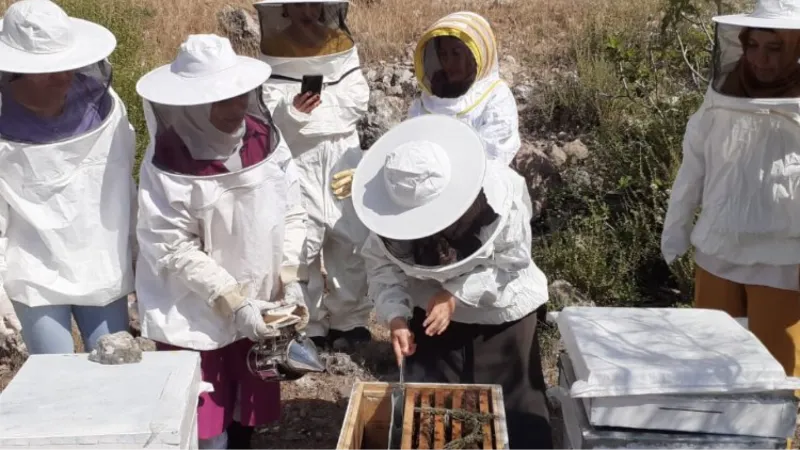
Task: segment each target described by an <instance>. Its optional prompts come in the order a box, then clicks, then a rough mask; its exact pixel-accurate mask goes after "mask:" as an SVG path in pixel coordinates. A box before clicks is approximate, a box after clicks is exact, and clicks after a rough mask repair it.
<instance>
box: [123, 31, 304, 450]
mask: <svg viewBox="0 0 800 450" xmlns="http://www.w3.org/2000/svg"><path fill="white" fill-rule="evenodd" d="M270 71H271V69H270V67H269V65H267V64H265V63H263V62H261V61H258V60H256V59H252V58H247V57H244V56H237V55H236V54H235V53H234V51H233V49H232V47H231V44H230V42H229V41H228V39H225V38H221V37H219V36H215V35H192V36H189V38H188V39H187V40H186V42H184V43H183V44H182V45H181V47H180V50H179V51H178V56H177V57H176V58H175V60H174V61H173V62H172V63H171V64H167V65H164V66H162V67H159V68H157V69H155V70H153V71H152V72H150V73H148V74H146V75H145V76H144V77H143V78H142V79H141V80H139V82H138V84H137V86H136V90H137V92H138V93H139V95H141V96H142V97H143V98H144V102H143V103H144V111H145V118H146V119H147V126H148V130H149V132H150V144H149V146H148V148H147V152H146V154H145V157H144V160H143V163H142V168H141V175H140V184H141V187H140V192H139V208H140V209H139V223H138V227H137V234H138V238H139V245H140V248H141V256H140V259H139V261H138V264H137V271H136V274H137V279H136V288H137V289H136V291H137V296H138V301H139V310H140V315H141V319H142V334H143V335H144V336H145V337H147V338H149V339H152V340H154V341H156V343H157V346H158V348H159V349H161V350H165V349H176V348H181V349H190V350H196V351H199V352H200V355H201V361H202V363H201V364H202V370H203V379H204V380H205V381H208V382H210V383H211V384H213V385H214V392H212V393H206V394H203V396H202V398H201V401H200V406H199V408H198V409H199V413H198V432H199V439H200V447H201V448H226V445H228V447H227V448H250V438H251V435H252V432H253V427H254V426H257V425H262V424H265V423H268V422H271V421H274V420H276V419H277V418H278V416H279V406H280V388H279V386H278V384H277V383H274V382H273V383H265V382H263V381H262V380H261V379H260V378H258V377H257V376H256V374H254V373H251V372H250V371H249V370H248V365H247V355H248V352H249V351H250V349H251V348H252V346H253V342H254V341H261V340H263V339H266V338H269V337H274V336H277V335H278V334H279V332H280V329H279V328H280V327H279V326H278V325H276V324H280V323H292V324H294V326H296V327H297V328H298V329H302V327H303V326H304V325H305V323H306V322H307V320H308V314H307V310H306V308H305V306H304V305H303V298H302V292H301V291H300V287H299V285H298V283H297V271H298V269H297V268H298V264H299V263H298V261H299V254H300V251H301V250H302V236H303V234H304V233H305V230H304V221H305V219H306V214H305V211H304V209H303V207H302V204H301V199H300V186H299V182H298V175H297V169H296V168H295V166H294V163H293V162H292V157H291V154H290V152H289V149H288V148H287V147H286V144H285V143H284V142H283V141H282V140H281V137H280V133H279V132H278V130H277V129H276V128H275V126H274V125H273V124H272V122H271V120H270V119H269V118H268V113H267V112H266V111H265V110H263V108H262V106H263V105H262V103H261V102H260V96H261V94H260V92H259V91H260V86H261V84H262V83H263V82H264V80H266V79H267V78H268V77H269V75H270ZM281 291H282V292H281ZM281 306H290V308H281ZM292 306H293V307H292ZM287 309H288V310H287ZM280 310H283V313H276V312H277V311H280ZM262 311H266V312H265V313H264V314H265V318H262ZM290 319H295V320H290Z"/></svg>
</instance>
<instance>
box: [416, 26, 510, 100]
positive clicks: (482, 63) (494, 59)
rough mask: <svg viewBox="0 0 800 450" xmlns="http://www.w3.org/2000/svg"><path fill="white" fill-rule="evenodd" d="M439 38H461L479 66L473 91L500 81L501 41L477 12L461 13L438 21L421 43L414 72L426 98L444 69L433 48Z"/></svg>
mask: <svg viewBox="0 0 800 450" xmlns="http://www.w3.org/2000/svg"><path fill="white" fill-rule="evenodd" d="M439 37H453V38H457V39H459V40H460V41H461V42H463V43H464V44H465V45H466V46H467V48H469V50H470V53H471V54H472V57H473V58H474V59H475V63H476V66H477V67H476V72H477V73H476V74H475V81H474V83H473V87H474V86H477V85H480V84H482V83H483V82H486V81H487V80H489V79H496V78H499V63H498V56H497V41H496V39H495V35H494V32H493V31H492V27H491V26H490V25H489V22H488V21H487V20H486V19H484V18H483V17H482V16H480V15H478V14H475V13H473V12H457V13H453V14H450V15H448V16H445V17H443V18H441V19H439V20H438V21H436V23H434V24H433V26H431V27H430V28H428V30H427V31H425V33H424V34H423V35H422V38H420V40H419V42H418V43H417V48H416V51H415V53H414V71H415V75H416V78H417V81H418V82H419V85H420V87H421V88H422V91H423V92H424V93H425V94H428V95H432V92H431V79H432V77H433V76H434V74H435V73H436V72H437V71H438V70H440V69H441V65H440V64H439V57H438V55H437V53H436V51H435V47H434V45H432V44H433V41H434V39H436V38H439Z"/></svg>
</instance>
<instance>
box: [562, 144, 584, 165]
mask: <svg viewBox="0 0 800 450" xmlns="http://www.w3.org/2000/svg"><path fill="white" fill-rule="evenodd" d="M564 153H566V155H567V157H569V159H570V160H571V161H583V160H584V159H586V158H588V157H589V149H588V148H587V147H586V145H584V143H583V142H581V140H580V139H575V140H574V141H572V142H570V143H568V144H567V145H565V146H564Z"/></svg>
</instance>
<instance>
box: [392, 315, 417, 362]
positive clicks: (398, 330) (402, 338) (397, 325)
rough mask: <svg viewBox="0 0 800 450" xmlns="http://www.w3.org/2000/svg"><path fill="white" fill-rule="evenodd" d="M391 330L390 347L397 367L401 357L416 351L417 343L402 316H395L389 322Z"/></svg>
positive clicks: (401, 359)
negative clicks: (392, 349)
mask: <svg viewBox="0 0 800 450" xmlns="http://www.w3.org/2000/svg"><path fill="white" fill-rule="evenodd" d="M389 328H390V329H391V332H392V347H393V348H394V356H395V358H397V365H398V367H399V366H400V365H401V363H402V361H403V358H404V357H406V356H411V355H413V354H414V352H416V351H417V344H415V343H414V333H412V332H411V330H409V329H408V322H406V319H404V318H402V317H395V318H394V319H392V321H391V322H390V323H389Z"/></svg>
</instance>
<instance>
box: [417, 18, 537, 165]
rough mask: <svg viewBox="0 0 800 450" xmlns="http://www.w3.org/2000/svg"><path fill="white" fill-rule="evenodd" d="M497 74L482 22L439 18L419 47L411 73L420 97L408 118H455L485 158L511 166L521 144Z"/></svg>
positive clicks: (493, 46) (510, 100) (512, 105)
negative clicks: (483, 150)
mask: <svg viewBox="0 0 800 450" xmlns="http://www.w3.org/2000/svg"><path fill="white" fill-rule="evenodd" d="M499 70H500V67H499V63H498V55H497V43H496V41H495V37H494V33H493V32H492V28H491V26H490V25H489V22H487V21H486V19H484V18H483V17H481V16H480V15H478V14H475V13H471V12H458V13H454V14H450V15H448V16H446V17H444V18H442V19H440V20H439V21H437V22H436V23H434V24H433V26H431V27H430V28H429V29H428V30H427V31H426V32H425V33H424V34H423V35H422V38H421V39H420V40H419V42H418V43H417V48H416V51H415V53H414V71H415V73H416V76H417V81H418V82H419V85H420V88H421V89H422V94H421V96H420V97H418V98H417V99H415V100H414V102H413V103H412V104H411V108H410V110H409V117H416V116H419V115H422V114H442V115H446V116H450V117H456V118H458V119H459V120H461V121H463V122H465V123H467V124H469V125H471V126H472V128H473V129H475V131H477V132H478V135H480V137H481V139H483V141H484V144H485V147H486V155H487V156H488V158H489V159H492V160H497V161H499V162H501V163H503V164H506V165H509V164H511V161H513V159H514V156H515V155H516V154H517V152H518V151H519V148H520V145H521V141H520V137H519V116H518V113H517V102H516V100H515V99H514V95H513V93H512V92H511V89H510V88H509V87H508V85H507V84H506V82H505V81H503V80H502V79H501V78H500V71H499Z"/></svg>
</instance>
